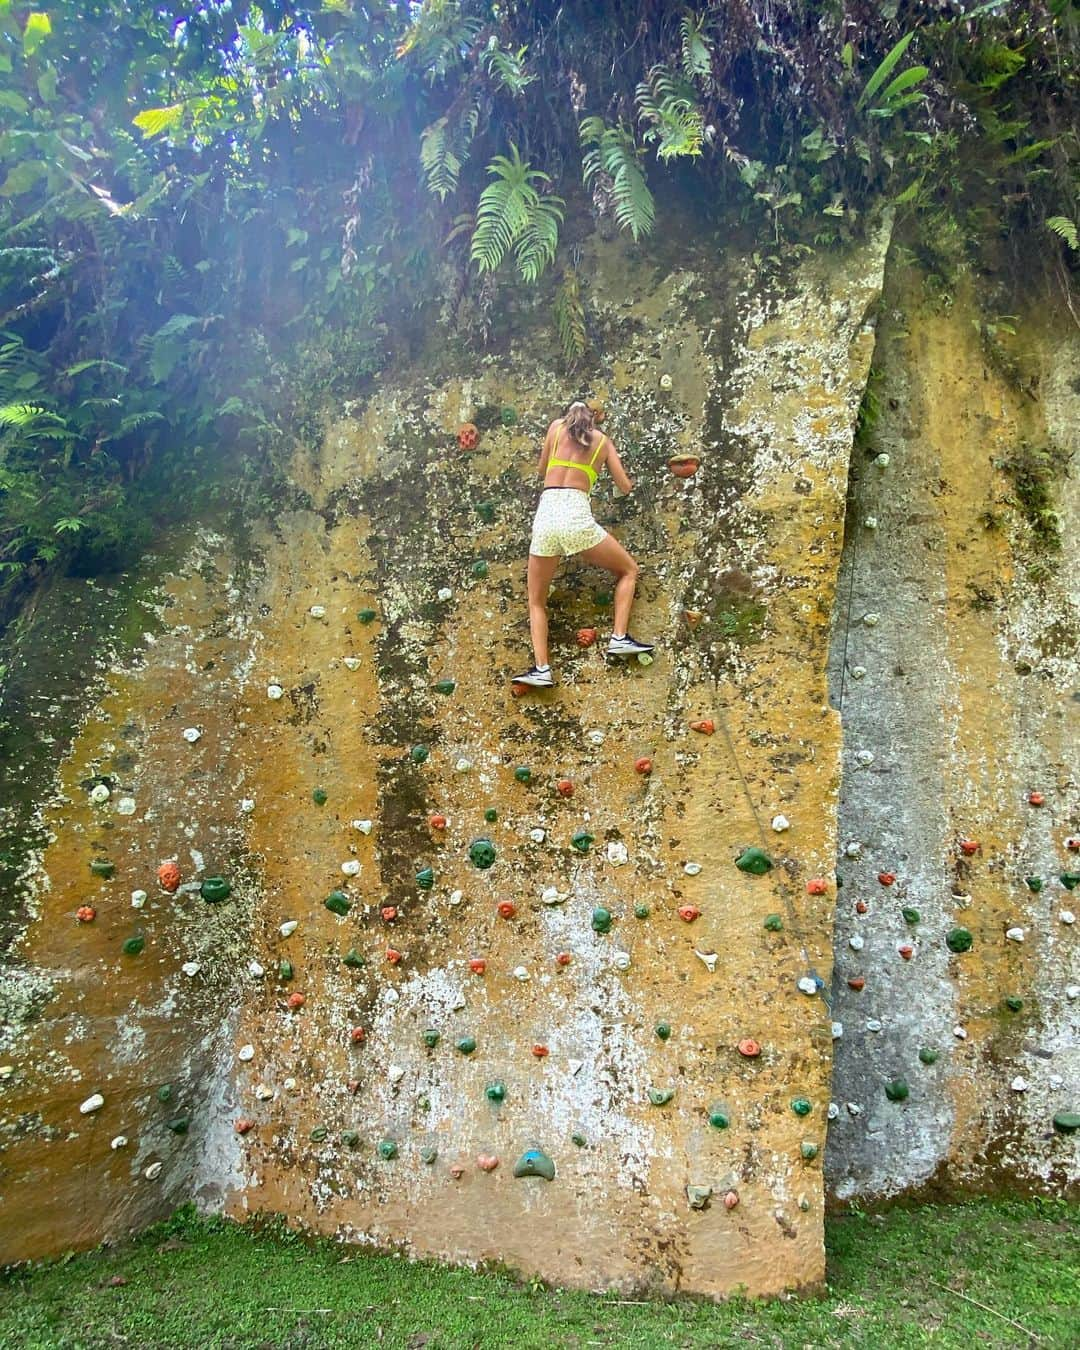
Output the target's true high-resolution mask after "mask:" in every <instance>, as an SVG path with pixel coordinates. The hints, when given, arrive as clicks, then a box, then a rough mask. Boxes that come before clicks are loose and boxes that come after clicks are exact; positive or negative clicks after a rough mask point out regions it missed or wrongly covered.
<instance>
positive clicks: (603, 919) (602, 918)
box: [592, 905, 611, 933]
mask: <svg viewBox="0 0 1080 1350" xmlns="http://www.w3.org/2000/svg"><path fill="white" fill-rule="evenodd" d="M592 926H593V932H594V933H607V932H609V931H610V929H611V910H610V909H605V908H604V907H603V905H597V907H596V908H595V909H594V910H593V912H592Z"/></svg>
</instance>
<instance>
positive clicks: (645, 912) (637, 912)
mask: <svg viewBox="0 0 1080 1350" xmlns="http://www.w3.org/2000/svg"><path fill="white" fill-rule="evenodd" d="M651 913H652V910H651V909H650V908H649V906H648V905H635V906H634V918H635V919H647V918H648V917H649V915H650V914H651Z"/></svg>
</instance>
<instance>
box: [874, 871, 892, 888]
mask: <svg viewBox="0 0 1080 1350" xmlns="http://www.w3.org/2000/svg"><path fill="white" fill-rule="evenodd" d="M877 879H878V881H880V882H881V884H882V885H883V886H891V885H892V884H893V882H894V881H895V880H896V873H895V872H879V873H878V874H877Z"/></svg>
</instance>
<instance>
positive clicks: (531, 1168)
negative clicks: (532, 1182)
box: [514, 1148, 555, 1181]
mask: <svg viewBox="0 0 1080 1350" xmlns="http://www.w3.org/2000/svg"><path fill="white" fill-rule="evenodd" d="M514 1176H515V1177H543V1179H544V1180H545V1181H554V1180H555V1164H554V1163H553V1162H552V1160H551V1159H550V1158H549V1157H548V1155H547V1154H546V1153H545V1152H544V1150H543V1149H540V1148H529V1149H526V1150H525V1152H524V1153H523V1154H522V1155H521V1157H520V1158H519V1159H518V1160H517V1162H516V1163H515V1164H514Z"/></svg>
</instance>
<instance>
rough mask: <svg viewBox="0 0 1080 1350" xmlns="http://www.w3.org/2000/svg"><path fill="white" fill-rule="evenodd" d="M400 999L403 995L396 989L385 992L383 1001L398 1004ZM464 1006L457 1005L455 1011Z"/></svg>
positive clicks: (461, 1004) (385, 990)
mask: <svg viewBox="0 0 1080 1350" xmlns="http://www.w3.org/2000/svg"><path fill="white" fill-rule="evenodd" d="M400 998H401V995H400V994H399V993H398V991H397V990H396V989H393V988H389V989H384V990H383V999H384V1001H385V1002H387V1003H397V1002H398V1000H399V999H400ZM464 1006H465V1005H464V1003H457V1004H455V1005H454V1007H455V1010H456V1009H457V1008H464Z"/></svg>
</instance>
